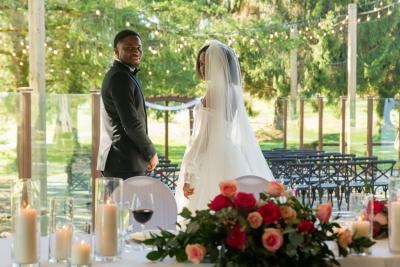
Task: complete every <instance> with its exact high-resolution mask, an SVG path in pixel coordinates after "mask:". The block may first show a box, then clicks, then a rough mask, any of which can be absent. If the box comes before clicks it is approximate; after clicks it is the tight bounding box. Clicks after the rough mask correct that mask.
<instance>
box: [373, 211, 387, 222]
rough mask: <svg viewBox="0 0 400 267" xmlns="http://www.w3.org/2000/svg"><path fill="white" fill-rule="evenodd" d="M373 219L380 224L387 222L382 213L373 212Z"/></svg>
mask: <svg viewBox="0 0 400 267" xmlns="http://www.w3.org/2000/svg"><path fill="white" fill-rule="evenodd" d="M373 220H374V222H377V223H379V224H380V225H387V224H388V218H387V217H386V216H385V215H383V214H382V213H377V214H375V215H374V218H373Z"/></svg>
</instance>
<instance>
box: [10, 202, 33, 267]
mask: <svg viewBox="0 0 400 267" xmlns="http://www.w3.org/2000/svg"><path fill="white" fill-rule="evenodd" d="M36 218H37V214H36V210H35V209H33V208H30V207H29V205H27V207H25V208H19V209H18V210H17V211H16V213H15V236H14V258H15V262H16V263H20V264H30V263H36V262H37V261H38V257H37V255H38V253H37V224H36Z"/></svg>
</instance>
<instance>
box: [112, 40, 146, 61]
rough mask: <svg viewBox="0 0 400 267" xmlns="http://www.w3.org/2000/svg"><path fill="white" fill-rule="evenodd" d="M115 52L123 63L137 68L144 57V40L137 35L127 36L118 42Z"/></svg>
mask: <svg viewBox="0 0 400 267" xmlns="http://www.w3.org/2000/svg"><path fill="white" fill-rule="evenodd" d="M115 54H116V56H117V58H118V59H119V60H120V61H121V62H122V63H124V64H127V65H129V66H131V67H135V68H136V67H138V66H139V64H140V60H141V59H142V54H143V52H142V41H141V40H140V38H139V37H137V36H128V37H125V38H124V39H122V40H121V41H119V42H118V45H117V47H116V48H115Z"/></svg>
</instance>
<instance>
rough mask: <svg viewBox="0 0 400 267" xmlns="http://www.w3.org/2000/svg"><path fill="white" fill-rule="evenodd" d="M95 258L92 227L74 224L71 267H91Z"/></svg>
mask: <svg viewBox="0 0 400 267" xmlns="http://www.w3.org/2000/svg"><path fill="white" fill-rule="evenodd" d="M92 258H93V236H92V232H91V225H90V224H89V223H86V224H79V225H76V224H74V231H73V234H72V242H71V256H70V258H69V263H70V266H71V267H90V266H91V265H92Z"/></svg>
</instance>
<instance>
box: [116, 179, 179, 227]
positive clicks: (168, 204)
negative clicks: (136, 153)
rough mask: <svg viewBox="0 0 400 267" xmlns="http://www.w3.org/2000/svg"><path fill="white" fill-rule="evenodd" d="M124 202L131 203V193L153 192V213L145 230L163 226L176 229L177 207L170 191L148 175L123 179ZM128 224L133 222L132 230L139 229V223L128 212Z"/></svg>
mask: <svg viewBox="0 0 400 267" xmlns="http://www.w3.org/2000/svg"><path fill="white" fill-rule="evenodd" d="M123 190H124V194H123V201H124V203H128V202H129V203H131V201H132V197H133V193H137V194H139V195H140V194H143V195H145V194H148V193H153V197H154V213H153V216H152V218H151V219H150V221H148V222H147V223H146V224H145V225H146V230H154V229H158V228H159V227H160V228H163V229H167V230H175V229H176V221H177V214H178V208H177V205H176V201H175V197H174V194H173V193H172V191H171V190H170V189H169V188H168V186H166V185H165V184H164V183H162V182H160V181H159V180H157V179H155V178H152V177H148V176H135V177H131V178H128V179H126V180H125V181H124V186H123ZM129 222H130V224H132V223H133V230H134V231H140V224H138V223H137V222H136V221H135V220H134V219H133V215H132V214H130V219H129Z"/></svg>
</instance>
